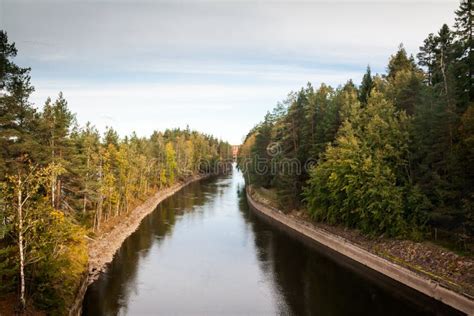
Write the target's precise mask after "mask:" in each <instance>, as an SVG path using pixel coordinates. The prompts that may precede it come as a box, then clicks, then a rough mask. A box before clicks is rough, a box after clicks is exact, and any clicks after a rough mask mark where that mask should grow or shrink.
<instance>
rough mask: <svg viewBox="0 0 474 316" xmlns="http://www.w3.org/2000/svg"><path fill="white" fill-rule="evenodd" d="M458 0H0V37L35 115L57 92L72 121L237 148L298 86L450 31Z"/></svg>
mask: <svg viewBox="0 0 474 316" xmlns="http://www.w3.org/2000/svg"><path fill="white" fill-rule="evenodd" d="M458 5H459V2H458V0H431V1H428V0H422V1H410V0H399V1H384V0H378V1H375V0H373V1H365V2H360V1H356V0H345V1H317V0H315V1H294V0H293V1H292V0H287V1H275V0H274V1H265V0H263V1H250V0H241V1H237V0H235V1H231V0H221V1H217V0H214V1H210V0H208V1H205V0H187V1H186V0H184V1H182V0H181V1H180V0H169V1H166V0H156V1H152V0H148V1H131V0H122V1H121V0H102V1H92V0H83V1H77V0H62V1H59V0H49V1H46V0H0V29H3V30H5V31H7V33H8V36H9V40H10V41H13V42H15V43H16V47H17V49H18V51H19V52H18V56H17V58H16V59H15V62H16V63H17V64H19V65H20V66H23V67H31V69H32V70H31V76H32V83H33V85H34V86H35V89H36V90H35V92H34V94H33V95H32V98H31V101H32V102H33V103H34V105H35V106H36V107H38V108H41V107H42V105H43V104H44V101H45V100H46V98H47V97H48V96H50V97H52V98H53V99H54V98H55V97H56V96H57V95H58V93H59V92H60V91H62V92H63V94H64V96H65V98H66V99H67V101H68V105H69V107H70V109H71V111H72V112H74V113H76V116H77V120H78V122H79V123H80V124H81V125H84V124H85V123H86V122H91V123H92V124H93V125H95V126H96V127H97V128H98V129H99V130H100V131H102V132H103V131H104V130H105V128H106V126H112V127H113V128H114V129H115V130H117V131H118V132H119V134H120V135H122V136H125V135H127V134H130V133H132V132H133V131H135V132H136V133H137V134H138V135H139V136H148V135H150V134H151V133H152V132H153V131H154V130H164V129H166V128H175V127H181V128H185V127H186V126H188V125H189V127H190V128H191V129H196V130H199V131H202V132H205V133H209V134H212V135H214V136H216V137H218V138H221V139H223V140H226V141H229V142H230V143H232V144H239V143H240V142H241V141H242V139H243V137H245V135H246V134H247V132H248V131H249V130H250V129H251V128H252V127H253V126H255V124H257V123H258V122H259V121H260V120H261V119H262V118H263V116H264V115H265V113H266V112H267V111H271V110H272V108H273V107H274V106H275V105H276V104H277V103H278V102H279V101H283V100H284V99H285V98H286V96H287V95H288V93H289V92H291V91H297V90H299V89H300V88H301V87H302V86H305V85H306V83H307V82H311V83H312V84H313V86H316V87H317V86H319V85H320V84H321V83H323V82H324V83H326V84H330V85H332V86H334V87H337V86H338V85H340V84H344V83H345V82H346V81H347V80H348V79H350V78H352V79H353V80H354V82H355V83H360V80H361V78H362V76H363V74H364V72H365V69H366V67H367V65H368V64H369V65H370V67H371V68H372V72H373V73H383V72H385V68H386V65H387V62H388V58H389V56H390V55H391V54H393V53H395V52H396V50H397V47H398V45H399V44H400V43H403V44H404V46H405V48H406V49H407V51H408V52H409V53H413V54H416V53H417V51H418V47H419V46H420V45H421V44H422V42H423V40H424V39H425V38H426V37H427V35H428V34H429V33H432V32H437V31H438V30H439V28H440V27H441V25H442V24H443V23H447V24H448V25H450V26H451V25H452V24H453V22H454V10H456V8H457V7H458Z"/></svg>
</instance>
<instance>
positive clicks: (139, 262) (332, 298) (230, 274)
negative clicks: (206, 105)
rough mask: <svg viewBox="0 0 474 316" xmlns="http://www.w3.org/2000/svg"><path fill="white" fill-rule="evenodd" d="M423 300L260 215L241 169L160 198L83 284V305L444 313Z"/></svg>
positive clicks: (116, 309)
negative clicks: (106, 265) (96, 276)
mask: <svg viewBox="0 0 474 316" xmlns="http://www.w3.org/2000/svg"><path fill="white" fill-rule="evenodd" d="M451 313H453V311H452V310H450V309H449V308H448V307H446V306H445V305H442V304H440V303H438V302H436V301H434V300H431V299H429V298H427V297H425V296H423V295H421V294H418V293H416V292H414V291H413V290H410V289H408V288H406V287H404V286H401V285H400V284H397V283H395V282H393V281H391V280H388V279H387V278H385V277H382V276H380V275H378V274H376V273H373V272H371V271H367V270H366V269H364V268H361V267H360V266H359V265H358V264H356V263H354V262H351V261H350V260H345V259H344V258H342V257H340V256H334V255H333V254H329V253H328V252H327V251H326V250H325V249H323V248H320V247H317V246H314V245H310V244H307V243H305V242H302V241H301V240H299V239H297V238H295V237H292V236H290V235H288V234H287V233H285V232H283V231H280V230H279V229H278V228H275V227H274V226H272V225H271V224H268V223H266V222H264V221H262V220H261V219H260V218H258V217H257V216H256V215H255V214H254V213H253V212H252V211H251V210H249V207H248V205H247V201H246V198H245V191H244V182H243V178H242V175H241V174H240V173H239V172H237V171H234V172H233V173H232V174H231V175H226V176H220V177H216V178H213V179H207V180H202V181H200V182H195V183H192V184H190V185H189V186H187V187H185V188H183V189H182V190H181V191H179V192H178V193H176V194H175V195H174V196H172V197H170V198H168V199H167V200H165V201H163V202H162V203H161V204H160V205H159V206H158V207H157V209H156V210H155V211H154V212H153V213H151V214H150V215H148V216H147V217H146V218H145V219H144V220H143V222H142V223H141V225H140V227H139V228H138V230H137V231H135V233H133V234H132V235H131V236H130V237H129V238H127V240H126V241H125V242H124V244H123V245H122V247H121V248H120V250H119V251H118V252H117V254H116V256H115V258H114V260H113V262H112V263H111V264H110V266H109V268H108V270H107V272H106V273H103V274H102V275H101V276H100V278H99V279H98V280H97V281H96V282H94V283H93V284H92V285H90V286H89V288H88V290H87V293H86V296H85V299H84V304H83V314H84V315H94V316H95V315H397V316H398V315H433V314H437V315H444V314H451Z"/></svg>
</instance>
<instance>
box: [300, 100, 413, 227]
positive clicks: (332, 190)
mask: <svg viewBox="0 0 474 316" xmlns="http://www.w3.org/2000/svg"><path fill="white" fill-rule="evenodd" d="M408 122H409V120H408V118H407V116H406V115H405V114H404V113H403V112H396V110H395V107H394V106H393V105H392V104H391V103H389V102H387V101H386V100H385V99H383V96H382V95H381V94H380V93H377V92H373V96H371V97H370V98H369V100H368V104H367V106H366V107H361V105H360V104H358V103H355V104H353V105H352V109H351V114H350V116H349V117H348V118H347V120H346V121H345V122H344V123H343V125H342V127H341V129H340V130H339V132H338V135H337V138H336V141H335V144H334V145H331V146H329V147H328V148H327V150H326V153H325V154H324V156H323V159H322V161H321V162H320V163H319V164H318V166H317V167H316V168H315V169H313V171H312V172H311V179H310V180H309V182H308V184H309V185H308V187H307V189H306V191H305V197H306V200H307V202H308V209H309V211H310V212H311V214H312V215H313V216H314V217H315V218H317V219H319V220H323V221H328V222H330V223H344V224H346V225H348V226H351V227H357V228H360V229H361V230H363V231H364V232H366V233H375V234H378V233H387V234H388V235H402V234H406V232H407V231H408V230H409V228H410V225H409V221H410V220H412V218H407V216H406V215H405V213H406V209H407V206H406V202H405V201H406V200H407V199H411V189H410V188H409V187H404V186H401V185H400V184H407V182H408V179H407V178H408V176H407V174H406V172H405V169H406V166H407V164H408V161H407V153H408V152H407V147H408V131H407V127H408ZM411 217H413V214H411ZM414 221H415V224H416V222H417V220H416V219H414ZM416 227H417V226H415V228H416Z"/></svg>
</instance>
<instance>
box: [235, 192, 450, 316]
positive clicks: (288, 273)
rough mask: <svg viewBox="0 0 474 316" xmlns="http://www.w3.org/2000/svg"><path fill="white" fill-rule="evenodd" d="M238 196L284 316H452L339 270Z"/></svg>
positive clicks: (423, 301)
mask: <svg viewBox="0 0 474 316" xmlns="http://www.w3.org/2000/svg"><path fill="white" fill-rule="evenodd" d="M238 195H239V208H240V212H241V213H242V216H243V218H244V219H245V221H246V223H248V225H249V226H250V227H251V230H252V231H253V235H254V242H255V246H256V248H257V257H258V260H259V264H260V267H261V269H262V271H263V272H264V273H265V274H266V276H267V279H270V280H272V282H273V283H274V287H275V291H278V294H277V295H278V296H279V297H280V299H282V300H284V302H279V307H280V314H293V315H431V314H439V313H441V315H444V314H449V313H451V312H452V311H447V310H446V309H447V308H446V307H445V306H440V304H439V303H437V302H435V301H433V300H427V298H425V297H420V295H417V294H416V293H415V292H414V291H411V290H409V291H405V290H404V291H401V290H400V289H395V288H393V287H392V285H389V284H385V285H383V284H378V285H377V284H375V283H374V282H371V281H369V280H367V279H366V278H365V277H363V276H361V275H360V274H359V273H355V272H354V271H353V270H351V269H348V268H345V267H342V266H340V265H339V264H337V263H336V262H335V260H334V259H331V258H329V257H328V256H325V255H322V254H321V252H320V251H316V250H315V249H312V248H311V247H309V246H307V245H305V244H304V243H303V242H301V241H298V240H295V239H294V238H290V237H289V235H288V234H287V233H285V232H282V231H280V230H279V229H277V228H275V227H274V226H273V225H272V226H270V225H269V224H267V223H265V222H263V221H262V220H261V219H259V218H256V215H255V214H254V213H253V212H252V211H251V210H249V207H248V204H247V198H246V195H245V190H244V189H243V188H239V192H238ZM410 301H412V302H410ZM413 301H418V304H420V305H419V306H417V305H415V304H416V303H415V302H413ZM421 306H424V307H421ZM426 308H428V309H431V310H426Z"/></svg>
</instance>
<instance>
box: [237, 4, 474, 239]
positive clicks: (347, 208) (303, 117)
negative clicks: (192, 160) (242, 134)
mask: <svg viewBox="0 0 474 316" xmlns="http://www.w3.org/2000/svg"><path fill="white" fill-rule="evenodd" d="M455 14H456V20H455V21H456V22H455V25H454V27H453V28H449V27H448V26H447V25H443V26H442V27H441V29H440V30H439V32H438V33H436V34H430V35H429V36H428V37H427V38H426V40H425V41H424V43H423V45H422V46H421V47H420V51H419V53H418V54H417V61H416V60H415V58H414V57H413V56H409V55H408V54H407V52H406V51H405V49H404V47H403V46H402V45H400V47H399V49H398V51H397V52H396V53H395V54H394V55H392V56H391V57H390V59H389V63H388V66H387V73H386V74H384V75H375V76H374V75H372V73H371V70H370V68H369V67H367V72H366V74H365V75H364V76H363V79H362V82H361V84H360V85H359V86H358V87H357V86H355V85H354V84H353V82H352V81H351V80H349V81H348V82H347V83H346V84H344V85H343V86H340V87H338V88H332V87H329V86H327V85H325V84H322V85H321V86H320V87H319V88H317V89H316V88H314V87H313V86H312V85H311V84H308V86H307V87H305V88H302V89H301V90H300V91H298V92H294V93H290V94H289V96H288V98H287V99H286V100H285V101H283V102H282V103H281V104H279V105H278V106H277V107H276V108H275V109H274V110H273V112H271V113H268V114H267V115H266V116H265V118H264V120H263V121H262V122H261V123H260V124H258V125H257V126H256V127H255V128H253V129H252V130H251V131H250V132H249V133H248V135H247V137H246V139H245V142H244V144H243V146H242V148H241V151H240V156H239V167H240V168H241V169H242V170H243V171H244V176H245V178H246V181H247V182H248V183H250V184H253V185H255V186H262V187H266V188H274V189H275V190H276V191H277V193H278V196H279V199H280V202H281V205H282V207H284V208H286V209H294V208H299V207H302V206H304V207H305V208H307V209H308V211H309V213H310V214H311V215H312V216H313V217H314V218H315V219H317V220H320V221H325V222H328V223H338V224H344V225H347V226H349V227H354V228H358V229H361V230H362V231H364V232H366V233H368V234H376V235H379V234H386V235H389V236H408V237H413V238H420V237H422V234H423V231H424V228H427V227H434V228H438V229H444V230H448V231H452V232H456V233H457V236H460V239H463V238H464V237H466V238H472V236H473V228H474V84H473V80H474V69H473V68H474V52H473V48H474V42H473V38H472V35H473V21H472V19H473V16H474V10H473V7H472V1H462V2H461V4H460V7H459V9H458V10H457V11H456V12H455ZM266 171H268V172H266ZM461 242H462V240H461Z"/></svg>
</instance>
